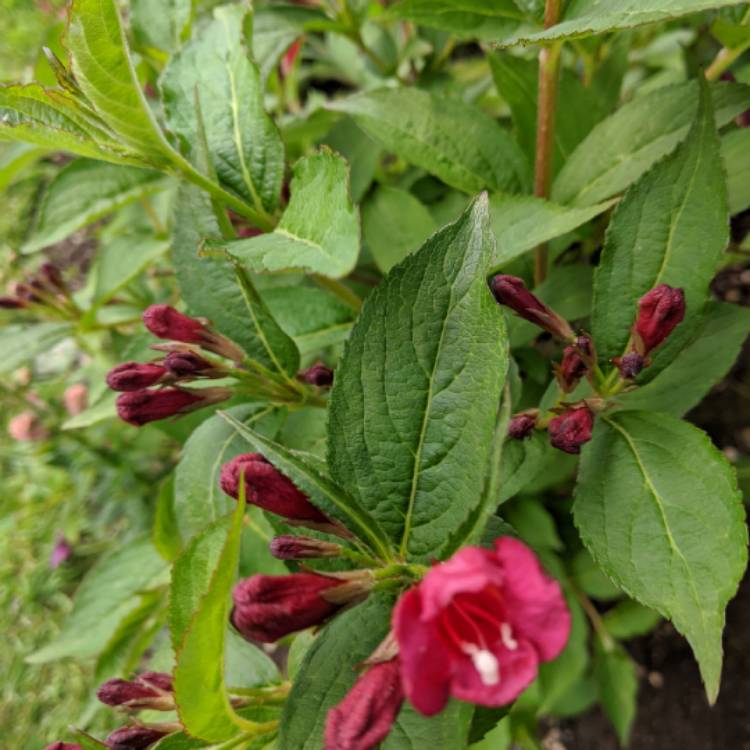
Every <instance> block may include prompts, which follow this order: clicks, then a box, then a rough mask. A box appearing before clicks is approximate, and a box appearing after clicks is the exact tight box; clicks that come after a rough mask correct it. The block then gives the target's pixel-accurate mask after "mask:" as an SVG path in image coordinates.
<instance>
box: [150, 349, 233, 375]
mask: <svg viewBox="0 0 750 750" xmlns="http://www.w3.org/2000/svg"><path fill="white" fill-rule="evenodd" d="M164 366H165V367H166V368H167V370H169V372H170V374H172V375H174V376H175V377H176V378H199V377H204V378H217V377H223V376H224V375H225V374H226V372H225V371H224V370H221V369H219V368H217V367H215V366H214V364H213V363H212V362H209V361H208V360H207V359H205V358H204V357H201V355H200V354H197V353H196V352H191V351H174V352H170V353H169V354H167V356H166V357H165V358H164Z"/></svg>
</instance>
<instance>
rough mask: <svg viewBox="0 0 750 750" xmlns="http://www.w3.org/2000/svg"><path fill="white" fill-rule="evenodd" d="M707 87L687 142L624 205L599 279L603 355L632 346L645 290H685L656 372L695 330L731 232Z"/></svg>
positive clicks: (597, 313)
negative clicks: (680, 318)
mask: <svg viewBox="0 0 750 750" xmlns="http://www.w3.org/2000/svg"><path fill="white" fill-rule="evenodd" d="M703 91H706V95H705V96H702V97H701V105H700V107H699V109H698V113H697V115H696V119H695V123H694V125H693V127H692V129H691V131H690V133H689V134H688V137H687V139H686V140H685V142H684V143H682V144H681V145H680V147H679V148H678V149H677V150H676V151H674V153H672V154H670V156H668V157H667V158H666V159H664V160H662V161H661V162H659V163H658V164H657V165H656V166H655V167H654V168H653V169H652V170H651V171H650V172H648V173H647V174H645V175H644V176H643V177H642V178H641V179H640V180H639V181H638V182H637V183H636V184H635V185H633V187H631V188H630V189H629V190H628V192H627V193H626V195H625V197H624V198H623V200H622V202H621V203H620V205H619V206H618V207H617V210H616V211H615V213H614V216H613V217H612V221H611V223H610V225H609V229H608V231H607V236H606V240H605V243H604V249H603V251H602V256H601V260H600V262H599V266H598V267H597V270H596V275H595V279H594V305H593V312H592V327H593V331H592V333H593V336H594V340H595V341H596V347H597V351H598V354H599V357H600V358H601V359H602V360H608V359H610V358H611V357H616V356H618V355H620V354H622V353H623V351H624V350H625V347H626V345H627V342H628V339H629V337H630V327H631V326H632V324H633V320H634V319H635V316H636V311H637V301H638V299H640V297H642V296H643V295H644V294H646V292H648V291H649V290H650V289H653V288H654V287H655V286H657V285H659V284H668V285H670V286H673V287H680V288H682V289H683V290H684V292H685V300H686V312H685V320H684V322H683V323H682V324H681V325H680V326H679V327H678V328H677V329H676V330H675V331H674V333H672V335H671V336H670V337H669V339H668V340H667V342H666V343H665V344H664V345H662V346H661V347H660V348H659V350H658V351H657V353H656V354H655V356H654V364H653V365H651V367H650V368H649V371H650V373H649V374H650V376H651V377H653V375H655V374H656V373H657V372H658V371H659V370H661V369H663V367H664V365H665V364H667V363H668V362H669V361H670V360H671V359H672V358H673V357H674V356H675V354H676V353H677V352H678V351H679V350H680V349H681V348H682V347H683V346H684V345H685V343H686V341H687V340H689V339H690V337H691V336H692V334H693V328H694V326H695V324H696V323H697V322H698V320H699V319H700V315H701V312H702V310H703V307H704V304H705V302H706V298H707V296H708V285H709V283H710V281H711V279H712V278H713V276H714V273H715V272H716V268H717V266H718V264H719V260H720V259H721V256H722V253H723V252H724V248H725V247H726V244H727V240H728V224H729V221H728V218H729V217H728V213H727V200H726V185H725V180H724V170H723V168H722V164H721V158H720V155H719V138H718V136H717V134H716V128H715V126H714V118H713V114H712V111H711V101H710V97H709V96H708V95H707V89H706V88H704V89H703Z"/></svg>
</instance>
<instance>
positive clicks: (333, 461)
mask: <svg viewBox="0 0 750 750" xmlns="http://www.w3.org/2000/svg"><path fill="white" fill-rule="evenodd" d="M493 253H494V242H493V238H492V234H491V232H490V230H489V213H488V206H487V198H486V196H482V197H480V198H479V199H477V200H476V201H475V202H474V203H473V204H472V205H471V206H470V207H469V209H467V211H466V212H465V213H464V214H463V215H462V216H461V217H460V218H459V219H458V221H456V222H455V223H454V224H450V225H448V226H447V227H446V228H444V229H443V230H441V231H440V232H438V233H436V234H435V235H433V236H432V237H431V238H430V239H429V240H428V241H427V243H426V244H425V245H423V246H422V248H420V250H418V251H417V252H416V253H414V254H412V255H410V256H409V257H408V258H407V259H406V260H405V261H403V262H402V263H401V264H400V265H398V266H396V267H395V268H394V269H393V270H392V271H391V273H390V274H389V275H388V276H387V277H386V279H385V281H383V283H381V284H380V286H379V287H378V288H377V289H376V290H375V291H374V292H373V293H372V294H371V295H370V297H368V299H367V301H366V302H365V306H364V307H363V309H362V312H361V313H360V316H359V318H358V319H357V322H356V323H355V326H354V328H353V330H352V333H351V336H350V337H349V340H348V342H347V346H346V349H345V352H344V355H343V357H342V359H341V362H340V363H339V367H338V370H337V371H336V379H335V382H334V386H333V390H332V393H331V400H330V407H329V427H328V448H329V465H330V467H331V474H332V476H333V478H334V479H335V480H336V481H338V482H339V483H340V484H341V486H342V487H344V488H345V489H346V490H347V491H348V492H349V493H350V494H351V495H352V496H353V497H355V498H358V499H359V501H360V502H361V504H362V505H363V506H364V507H365V508H367V509H368V511H369V512H370V513H372V515H373V516H374V517H375V518H377V520H378V521H379V523H380V524H381V525H382V527H383V528H384V529H385V531H386V532H387V533H388V536H389V537H390V538H391V540H392V541H393V543H394V544H395V545H397V546H398V547H399V549H400V552H401V554H402V555H407V556H408V557H410V558H416V559H432V558H434V557H436V556H437V557H439V554H440V550H441V548H442V547H443V546H444V545H445V544H446V541H447V537H448V536H449V533H450V532H451V531H453V530H455V529H456V528H457V527H460V526H461V524H462V522H463V521H464V520H466V519H467V518H468V517H469V515H470V514H471V512H472V511H473V510H474V509H475V508H476V506H477V505H478V504H479V503H480V502H481V499H482V489H483V481H484V479H483V472H484V469H485V467H486V465H487V460H488V456H489V448H490V443H491V437H492V434H493V429H494V422H495V415H496V412H497V408H498V404H499V401H500V393H501V389H502V385H503V381H504V377H505V372H506V369H507V364H508V361H507V348H506V347H507V343H506V342H507V339H506V336H505V331H504V326H503V322H502V313H501V312H500V309H499V307H498V306H497V305H496V303H495V302H494V300H493V298H492V296H491V294H490V293H489V290H488V288H487V284H486V281H485V273H486V271H487V268H488V264H489V263H490V261H491V258H492V255H493Z"/></svg>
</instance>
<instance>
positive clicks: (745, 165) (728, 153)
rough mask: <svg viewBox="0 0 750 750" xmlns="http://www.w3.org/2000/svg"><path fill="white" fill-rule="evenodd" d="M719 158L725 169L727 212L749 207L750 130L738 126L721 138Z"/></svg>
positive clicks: (739, 210)
mask: <svg viewBox="0 0 750 750" xmlns="http://www.w3.org/2000/svg"><path fill="white" fill-rule="evenodd" d="M721 158H722V159H723V160H724V168H725V169H726V171H727V196H728V198H729V213H730V214H732V215H734V214H738V213H740V212H741V211H744V210H745V209H746V208H750V130H748V129H747V128H740V129H739V130H733V131H732V132H731V133H727V134H726V135H725V136H724V137H723V138H722V139H721Z"/></svg>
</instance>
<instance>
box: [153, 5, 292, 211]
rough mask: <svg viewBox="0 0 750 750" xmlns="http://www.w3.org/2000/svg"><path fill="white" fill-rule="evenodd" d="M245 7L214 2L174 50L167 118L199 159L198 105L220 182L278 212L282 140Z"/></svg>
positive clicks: (166, 89)
mask: <svg viewBox="0 0 750 750" xmlns="http://www.w3.org/2000/svg"><path fill="white" fill-rule="evenodd" d="M247 12H248V7H247V6H245V5H242V4H239V3H238V4H236V5H226V6H222V7H220V8H216V9H215V10H214V12H213V16H214V17H213V20H212V21H210V23H208V24H207V25H206V26H205V27H203V28H201V30H200V33H199V34H197V35H196V36H195V37H194V38H193V39H192V40H191V41H190V42H188V43H187V44H186V45H185V46H184V47H183V48H182V49H181V50H180V51H179V52H178V53H177V54H176V55H174V57H172V59H171V60H170V62H169V64H168V65H167V67H166V69H165V70H164V73H163V75H162V77H161V89H162V93H163V97H164V109H165V113H166V117H167V123H168V124H169V127H170V129H171V130H172V131H173V132H174V133H175V134H176V135H177V137H178V138H179V140H180V145H181V149H182V151H183V153H185V154H186V155H187V156H188V158H189V159H190V160H191V161H192V162H193V163H195V162H196V161H197V158H198V149H199V143H200V140H201V139H200V137H199V133H200V125H199V122H200V120H199V115H198V111H200V113H201V115H202V121H203V127H204V129H205V137H206V141H207V143H208V152H209V156H210V160H211V164H212V167H213V171H214V172H215V173H216V174H217V175H218V178H219V181H220V182H221V184H222V185H224V186H225V187H227V188H229V189H231V190H233V191H234V192H235V193H238V194H239V195H241V196H242V197H243V198H245V199H246V200H247V201H248V202H249V203H250V205H252V206H253V207H254V208H255V209H256V210H257V211H258V212H261V213H262V212H263V211H267V212H269V213H272V212H273V211H274V210H275V209H276V208H277V206H278V204H279V196H280V194H281V182H282V179H283V176H284V147H283V145H282V143H281V137H280V135H279V132H278V130H277V128H276V126H275V125H274V123H273V121H272V120H271V118H270V117H269V116H268V115H267V114H266V112H265V110H264V108H263V87H262V84H261V80H260V71H259V70H258V67H257V66H256V65H255V64H254V63H253V62H252V61H251V60H250V59H249V57H248V51H247V49H246V48H245V44H244V33H243V28H244V24H245V21H246V15H247ZM196 99H197V102H196ZM198 106H199V107H200V110H198V109H197V107H198Z"/></svg>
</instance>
